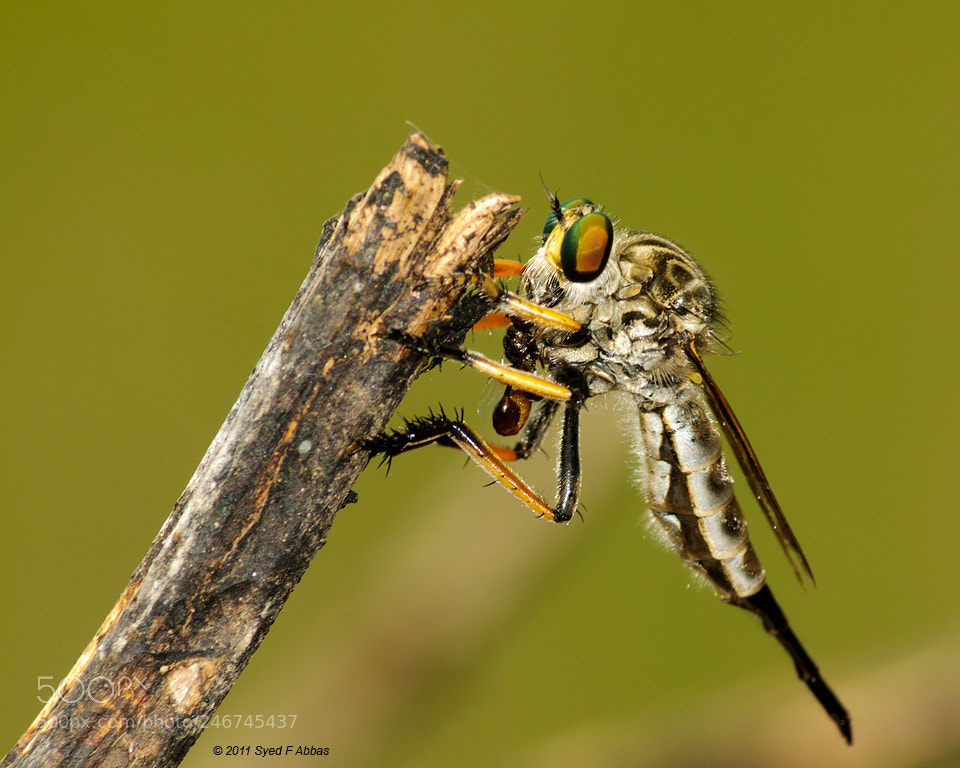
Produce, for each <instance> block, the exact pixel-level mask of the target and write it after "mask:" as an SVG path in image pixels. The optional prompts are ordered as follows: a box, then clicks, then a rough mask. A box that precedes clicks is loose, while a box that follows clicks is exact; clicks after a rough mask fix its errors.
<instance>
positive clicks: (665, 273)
mask: <svg viewBox="0 0 960 768" xmlns="http://www.w3.org/2000/svg"><path fill="white" fill-rule="evenodd" d="M614 256H615V259H616V261H617V263H618V267H619V272H620V275H621V279H620V285H619V286H618V288H617V292H616V298H617V299H618V300H620V301H630V300H634V299H638V300H640V301H641V302H642V303H641V306H643V307H645V308H646V311H647V312H651V313H656V311H657V310H658V309H659V311H660V312H661V313H662V314H663V315H664V316H665V317H666V318H667V320H668V321H669V322H670V323H672V324H674V325H676V326H677V327H678V328H682V329H683V330H684V331H686V332H687V333H689V334H691V335H693V336H700V335H702V334H704V333H709V332H710V326H711V323H712V322H713V321H714V318H715V316H716V299H715V296H714V294H713V289H712V288H711V286H710V281H709V280H708V279H707V276H706V275H705V274H704V273H703V270H702V269H701V268H700V266H699V265H698V264H697V262H696V261H694V259H693V257H692V256H690V255H689V254H687V253H686V252H685V251H684V250H683V249H682V248H680V246H678V245H676V244H675V243H671V242H670V241H669V240H665V239H664V238H662V237H660V236H658V235H654V234H651V233H649V232H631V233H629V234H626V235H623V236H621V237H618V238H617V240H616V241H615V243H614Z"/></svg>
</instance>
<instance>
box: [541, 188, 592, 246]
mask: <svg viewBox="0 0 960 768" xmlns="http://www.w3.org/2000/svg"><path fill="white" fill-rule="evenodd" d="M578 205H589V206H590V207H593V200H588V199H587V198H585V197H571V198H570V199H569V200H564V201H563V203H561V204H560V210H563V211H566V210H569V209H570V208H576V207H577V206H578ZM556 226H557V212H556V211H554V212H553V213H551V214H550V215H549V216H548V217H547V223H546V224H544V225H543V242H547V238H548V237H550V233H551V232H553V228H554V227H556Z"/></svg>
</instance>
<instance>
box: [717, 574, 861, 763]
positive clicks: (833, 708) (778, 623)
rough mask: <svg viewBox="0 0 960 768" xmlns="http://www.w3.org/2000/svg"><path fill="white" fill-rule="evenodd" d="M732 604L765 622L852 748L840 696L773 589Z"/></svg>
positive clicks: (734, 601)
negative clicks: (808, 649)
mask: <svg viewBox="0 0 960 768" xmlns="http://www.w3.org/2000/svg"><path fill="white" fill-rule="evenodd" d="M730 602H732V603H733V604H734V605H739V606H740V607H741V608H746V609H747V610H748V611H752V612H753V613H755V614H757V615H758V616H759V617H760V618H761V619H762V620H763V626H764V628H765V629H766V630H767V632H769V633H770V634H771V635H773V636H774V637H775V638H777V640H778V641H779V642H780V645H782V646H783V647H784V648H785V649H786V651H787V653H789V654H790V658H791V659H793V663H794V665H795V666H796V668H797V675H799V676H800V679H801V680H803V682H804V683H806V685H807V688H809V689H810V692H811V693H812V694H813V695H814V696H816V697H817V701H819V702H820V706H822V707H823V708H824V709H825V710H826V712H827V714H828V715H830V719H831V720H833V722H834V723H836V724H837V728H839V729H840V733H842V734H843V738H844V739H846V740H847V744H852V743H853V729H852V726H851V724H850V715H849V714H847V709H846V707H844V706H843V704H841V703H840V699H838V698H837V695H836V694H835V693H834V692H833V691H832V690H830V686H828V685H827V683H826V681H825V680H824V679H823V677H822V676H821V675H820V670H819V669H817V665H816V664H815V663H814V661H813V659H811V658H810V656H809V654H808V653H807V652H806V650H804V647H803V646H802V645H801V644H800V641H799V640H798V639H797V636H796V635H795V634H794V633H793V630H792V629H791V628H790V624H789V622H788V621H787V617H786V616H784V614H783V611H782V610H781V608H780V606H779V605H778V604H777V601H776V599H774V597H773V592H771V591H770V587H769V586H766V585H764V587H763V589H761V590H760V591H759V592H757V593H756V594H754V595H751V596H750V597H746V598H743V597H741V598H736V599H733V600H731V601H730Z"/></svg>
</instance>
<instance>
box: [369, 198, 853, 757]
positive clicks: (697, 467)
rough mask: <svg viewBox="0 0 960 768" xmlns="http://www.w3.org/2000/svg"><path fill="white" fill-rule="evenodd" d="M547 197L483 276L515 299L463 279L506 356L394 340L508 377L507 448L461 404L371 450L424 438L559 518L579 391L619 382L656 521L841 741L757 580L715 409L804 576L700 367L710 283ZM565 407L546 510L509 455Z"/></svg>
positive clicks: (670, 247) (497, 419)
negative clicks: (478, 293) (514, 287)
mask: <svg viewBox="0 0 960 768" xmlns="http://www.w3.org/2000/svg"><path fill="white" fill-rule="evenodd" d="M550 202H551V207H552V209H553V213H552V214H551V215H550V217H549V218H548V219H547V223H546V226H545V227H544V230H543V245H542V247H541V248H540V249H539V250H538V251H537V253H536V254H535V255H534V256H533V258H532V259H531V260H530V261H529V262H528V263H527V264H526V266H525V267H523V268H522V269H521V268H520V266H519V265H518V264H514V263H512V262H499V261H498V262H495V267H494V273H493V276H492V277H506V276H513V275H520V292H521V294H522V296H521V295H520V294H513V293H509V292H507V291H504V290H501V288H500V287H499V285H498V284H497V283H496V282H495V281H494V280H493V279H492V277H491V276H490V275H481V276H478V277H476V278H475V279H476V281H477V283H478V284H479V285H480V286H481V288H482V290H483V291H485V292H486V294H487V295H488V296H489V297H490V299H491V300H492V301H493V302H494V303H495V305H496V312H495V313H494V314H491V315H490V316H488V317H487V318H485V319H484V320H482V321H481V322H480V323H479V324H478V327H481V326H482V327H497V326H498V325H504V326H506V332H505V335H504V341H503V347H504V355H505V357H506V360H507V363H496V362H494V361H492V360H489V359H488V358H485V357H483V356H482V355H479V354H477V353H475V352H471V351H469V350H466V349H463V348H452V347H451V348H448V347H431V346H430V345H427V344H424V343H422V342H420V341H418V340H416V339H413V338H411V337H405V336H398V337H397V338H398V340H400V341H401V342H402V343H405V344H407V345H408V346H411V347H414V348H417V349H419V350H420V351H422V352H425V353H427V354H432V355H435V356H438V357H446V358H451V359H454V360H459V361H460V362H462V363H464V364H465V365H468V366H470V367H472V368H475V369H477V370H478V371H480V372H481V373H484V374H486V375H487V376H490V377H492V378H494V379H496V380H498V381H500V382H501V383H503V384H505V385H506V391H505V393H504V395H503V397H502V398H501V399H500V402H499V403H498V405H497V407H496V409H495V412H494V415H493V424H494V428H495V429H496V431H497V433H498V434H500V435H503V436H512V435H518V438H517V442H516V444H515V445H514V446H513V447H512V448H509V449H508V448H501V447H497V446H492V445H489V444H487V443H486V442H484V441H483V440H482V439H481V438H480V437H479V436H478V435H477V434H476V433H475V432H474V431H473V430H472V429H471V428H470V427H468V426H467V425H466V424H465V423H464V421H463V419H462V418H460V417H459V416H458V415H455V417H454V418H449V417H448V416H447V415H445V414H444V413H442V412H441V413H440V414H433V415H431V416H429V417H426V418H421V419H417V420H414V421H411V422H407V424H406V425H405V427H404V428H402V429H400V430H398V431H395V432H391V433H386V434H383V435H380V436H379V437H377V438H374V439H373V440H372V441H370V443H369V447H370V448H371V449H372V450H373V451H374V452H375V453H380V454H383V456H384V460H387V461H389V460H390V459H392V458H393V457H395V456H397V455H398V454H401V453H403V452H405V451H409V450H412V449H414V448H419V447H421V446H424V445H428V444H430V443H437V444H440V445H447V446H453V447H457V448H459V449H461V450H462V451H464V452H465V453H466V454H467V455H468V456H470V458H472V459H473V460H474V461H475V462H476V463H477V464H479V465H480V466H481V467H482V468H483V469H484V470H485V471H486V472H488V473H489V474H490V475H491V476H492V477H493V478H494V479H495V480H496V481H497V482H498V483H500V484H501V485H503V486H504V487H506V488H507V489H508V490H509V491H511V492H512V493H513V494H514V495H515V496H517V497H518V498H519V499H520V500H521V501H522V502H523V503H524V504H526V505H527V506H528V507H530V508H531V509H533V510H534V511H535V512H536V513H537V514H538V515H540V516H542V517H545V518H547V519H548V520H554V521H556V522H565V521H567V520H569V519H570V518H571V517H572V515H573V514H574V512H575V511H576V509H577V504H578V500H579V495H580V456H579V450H580V449H579V439H580V410H581V408H582V407H583V404H584V402H585V401H586V400H587V399H588V398H591V397H594V396H596V395H601V394H604V393H607V392H619V393H621V394H622V395H623V396H625V397H626V398H627V399H628V400H630V401H631V402H632V404H633V406H634V407H635V408H636V409H637V412H638V416H639V436H640V437H639V443H640V453H641V454H642V457H643V475H644V480H645V482H644V490H645V496H646V502H647V506H648V507H649V509H650V513H651V515H652V519H653V521H654V522H655V526H656V527H658V528H660V529H662V531H663V533H664V534H665V536H666V538H667V539H668V540H669V542H670V544H671V545H672V546H673V548H674V549H675V550H676V551H677V553H678V554H679V555H680V557H681V558H682V559H683V560H684V562H686V563H687V565H689V566H690V567H691V568H692V569H693V570H694V571H696V572H698V573H699V574H701V575H702V576H703V577H705V578H706V580H707V581H708V582H709V583H710V584H712V585H713V587H714V588H715V589H716V591H717V592H718V593H719V595H720V597H721V599H723V600H724V601H725V602H727V603H730V604H732V605H736V606H738V607H740V608H743V609H745V610H748V611H750V612H752V613H755V614H756V615H757V616H759V617H760V619H761V621H762V622H763V625H764V627H765V628H766V630H767V632H769V633H770V634H771V635H773V636H774V637H775V638H776V639H777V640H778V641H779V642H780V644H781V645H782V646H783V647H784V648H785V649H786V651H787V653H789V654H790V658H791V659H793V663H794V664H795V665H796V669H797V674H798V675H799V676H800V679H801V680H803V682H804V683H806V685H807V687H808V688H809V689H810V691H811V692H812V693H813V695H814V696H815V697H816V698H817V700H818V701H819V702H820V704H821V706H822V707H823V708H824V710H826V712H827V714H828V715H829V716H830V717H831V718H832V719H833V721H834V722H835V723H836V725H837V727H838V728H839V729H840V732H841V733H842V734H843V737H844V738H845V739H846V740H847V742H848V743H850V742H851V741H852V731H851V725H850V717H849V715H848V714H847V710H846V709H845V708H844V706H843V704H841V703H840V700H839V699H838V698H837V697H836V695H835V694H834V693H833V691H832V690H831V689H830V687H829V686H828V685H827V683H826V682H825V681H824V679H823V677H822V676H821V675H820V671H819V670H818V669H817V665H816V664H815V663H814V661H813V659H811V658H810V656H809V655H808V654H807V652H806V650H804V648H803V646H802V645H801V644H800V641H799V640H798V639H797V637H796V635H795V634H794V633H793V630H792V629H791V628H790V625H789V623H788V622H787V619H786V617H785V616H784V614H783V611H782V610H781V609H780V606H779V605H778V604H777V601H776V600H775V599H774V596H773V592H771V590H770V587H769V586H767V584H766V577H765V574H764V570H763V567H762V566H761V565H760V561H759V559H758V558H757V555H756V552H755V551H754V549H753V546H752V545H751V543H750V539H749V537H748V536H747V523H746V520H745V519H744V517H743V514H742V512H741V511H740V505H739V504H738V503H737V499H736V497H735V496H734V492H733V479H732V478H731V476H730V474H729V472H728V470H727V465H726V462H725V460H724V456H723V453H722V445H721V439H720V433H719V431H718V429H717V425H716V423H715V421H714V418H712V417H711V415H710V412H711V411H712V414H713V417H715V419H716V422H719V425H720V426H721V427H722V429H723V431H724V433H725V434H726V437H727V440H728V442H729V444H730V446H731V447H732V449H733V452H734V455H735V456H736V458H737V461H738V462H739V464H740V466H741V468H742V469H743V472H744V474H745V476H746V478H747V480H748V482H749V484H750V488H751V490H752V492H753V495H754V497H755V498H756V499H757V501H758V502H759V505H760V508H761V509H762V510H763V512H764V514H765V515H766V517H767V520H768V521H769V523H770V525H771V526H772V527H773V530H774V532H775V533H776V535H777V537H778V539H779V541H780V544H781V545H782V547H783V550H784V552H785V553H786V555H787V558H788V560H789V561H790V564H791V566H792V567H793V570H794V572H795V573H796V575H797V577H798V578H799V579H800V580H801V581H803V579H804V578H809V579H810V580H811V581H812V580H813V575H812V573H811V571H810V566H809V564H808V563H807V559H806V557H805V556H804V554H803V551H802V550H801V549H800V544H799V543H798V542H797V539H796V537H795V536H794V534H793V531H792V530H791V529H790V526H789V524H788V523H787V520H786V518H785V517H784V515H783V512H782V511H781V509H780V505H779V503H778V502H777V499H776V497H775V496H774V494H773V491H772V490H771V488H770V485H769V483H768V482H767V478H766V476H765V475H764V472H763V469H762V468H761V467H760V463H759V461H758V460H757V455H756V453H754V450H753V448H752V447H751V445H750V441H749V440H748V439H747V436H746V434H745V432H744V431H743V428H742V427H741V426H740V422H739V421H738V420H737V417H736V416H735V415H734V412H733V410H732V409H731V407H730V404H729V403H728V402H727V400H726V398H725V397H724V396H723V393H722V392H721V391H720V389H719V387H718V386H717V384H716V382H715V381H714V380H713V378H712V377H711V375H710V373H709V372H708V371H707V368H706V366H705V365H704V363H703V355H704V354H706V353H709V352H712V351H716V350H717V348H718V347H719V345H720V341H719V339H718V337H717V324H718V310H717V300H716V296H715V295H714V292H713V288H712V286H711V284H710V282H709V281H708V279H707V278H706V277H705V275H704V273H703V271H702V270H701V269H700V267H699V266H698V265H697V263H696V262H695V261H694V260H693V259H692V258H691V257H690V256H689V255H688V254H686V253H685V252H684V251H683V250H682V249H681V248H679V247H678V246H677V245H675V244H673V243H671V242H670V241H668V240H665V239H663V238H661V237H658V236H657V235H653V234H650V233H648V232H622V231H619V230H617V229H615V228H614V225H613V223H612V221H611V219H610V218H609V217H608V216H607V215H606V214H605V213H603V212H602V211H601V210H600V209H599V208H598V207H597V206H596V205H594V204H593V203H592V202H591V201H589V200H587V199H584V198H577V199H573V200H568V201H566V202H565V203H563V204H562V205H561V204H560V203H559V201H558V200H557V199H556V197H554V196H553V195H550ZM561 408H562V410H563V430H562V435H561V442H560V457H559V464H558V470H557V476H558V492H557V500H556V504H555V505H554V506H552V507H551V506H550V505H548V504H547V503H546V502H544V500H543V499H542V498H541V497H540V496H539V495H538V494H537V493H535V492H534V491H533V490H531V489H530V488H529V487H528V486H527V485H526V483H524V481H523V480H521V479H520V477H519V476H517V475H516V474H515V473H514V472H513V471H512V470H511V469H510V467H509V466H507V463H506V462H509V461H512V460H515V459H525V458H527V457H528V456H530V455H531V454H532V453H533V452H534V451H536V450H537V449H538V448H539V447H540V444H541V442H542V441H543V439H544V436H545V434H546V431H547V429H548V427H549V426H550V423H551V421H552V420H553V418H554V417H555V416H556V414H557V412H558V411H559V410H561Z"/></svg>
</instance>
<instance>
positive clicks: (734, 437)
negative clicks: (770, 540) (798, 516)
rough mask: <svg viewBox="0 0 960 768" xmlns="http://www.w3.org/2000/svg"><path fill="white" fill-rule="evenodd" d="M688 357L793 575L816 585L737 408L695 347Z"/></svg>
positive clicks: (691, 345) (688, 350)
mask: <svg viewBox="0 0 960 768" xmlns="http://www.w3.org/2000/svg"><path fill="white" fill-rule="evenodd" d="M687 355H688V356H689V357H690V360H691V361H692V362H693V364H694V366H695V367H696V369H697V373H698V374H699V375H700V380H701V381H700V383H701V384H702V385H703V389H704V391H705V392H706V394H707V400H708V401H709V403H710V409H711V410H712V411H713V414H714V416H716V417H717V421H719V422H720V425H721V426H722V427H723V433H724V434H725V435H726V436H727V440H728V442H729V443H730V446H731V447H732V448H733V452H734V454H735V455H736V457H737V463H738V464H739V465H740V468H741V469H742V470H743V474H744V475H746V478H747V482H748V483H749V484H750V490H752V491H753V495H754V496H755V497H756V499H757V501H758V502H759V504H760V508H761V509H762V510H763V513H764V515H766V517H767V521H768V522H769V523H770V527H771V528H773V531H774V533H776V534H777V538H778V539H779V540H780V546H782V547H783V551H784V553H785V554H786V556H787V560H788V561H790V566H791V567H792V568H793V572H794V573H795V574H796V576H797V579H798V580H799V581H800V583H801V584H802V583H803V578H804V575H806V576H807V577H808V578H809V579H810V582H811V583H816V580H815V579H814V578H813V571H811V570H810V564H809V563H808V562H807V557H806V555H804V554H803V550H802V549H801V548H800V542H799V541H797V537H796V536H795V535H794V533H793V530H792V529H791V528H790V524H789V523H788V522H787V518H786V517H785V516H784V514H783V510H782V509H781V508H780V502H779V501H777V497H776V496H774V495H773V489H772V488H771V487H770V483H769V482H768V481H767V476H766V475H765V474H764V472H763V467H761V466H760V460H759V459H758V458H757V454H756V452H755V451H754V450H753V446H752V445H750V440H748V439H747V435H746V433H745V432H744V431H743V427H742V426H740V421H739V419H737V416H736V414H735V413H734V412H733V408H731V407H730V403H729V402H727V398H726V397H724V396H723V392H721V391H720V387H718V386H717V382H716V381H714V379H713V376H711V375H710V372H709V371H708V370H707V367H706V366H705V365H704V364H703V359H702V358H701V357H700V355H699V353H698V352H697V350H696V348H695V347H694V346H693V344H690V345H689V346H688V347H687Z"/></svg>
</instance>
